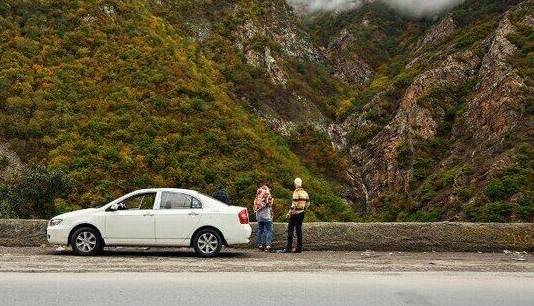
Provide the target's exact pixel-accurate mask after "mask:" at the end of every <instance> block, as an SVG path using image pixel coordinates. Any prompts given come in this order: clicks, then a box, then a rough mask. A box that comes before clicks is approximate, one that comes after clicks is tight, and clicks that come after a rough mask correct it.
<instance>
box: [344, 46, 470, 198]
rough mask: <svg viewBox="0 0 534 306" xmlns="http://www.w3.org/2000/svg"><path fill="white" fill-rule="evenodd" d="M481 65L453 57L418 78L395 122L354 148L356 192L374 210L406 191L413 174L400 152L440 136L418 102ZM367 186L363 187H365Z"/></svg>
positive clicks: (460, 56) (464, 56) (467, 54)
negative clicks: (391, 194)
mask: <svg viewBox="0 0 534 306" xmlns="http://www.w3.org/2000/svg"><path fill="white" fill-rule="evenodd" d="M479 64H480V60H479V58H478V57H477V56H476V54H474V53H473V52H471V51H466V52H462V53H459V54H455V55H452V56H450V57H449V58H448V59H447V60H446V61H445V62H444V63H443V64H442V65H441V66H440V67H438V68H435V69H432V70H429V71H426V72H424V73H423V74H421V75H420V76H419V77H417V78H416V79H415V80H414V81H413V83H412V84H411V86H410V87H409V88H408V89H407V90H406V92H405V94H404V96H403V97H402V99H401V101H400V105H399V110H398V111H397V114H396V115H395V117H394V119H393V120H392V121H391V122H390V123H389V124H388V125H387V126H386V127H385V128H384V129H383V130H382V131H381V132H379V133H378V134H377V135H376V136H375V137H374V138H373V139H372V140H371V141H370V142H369V144H368V146H367V147H366V148H360V147H359V146H354V147H352V148H351V156H352V159H353V162H354V163H353V165H354V167H353V169H352V170H351V172H352V174H353V178H354V180H355V183H356V184H355V188H359V189H361V190H362V191H363V189H365V190H366V191H365V192H363V194H365V195H366V198H368V199H369V202H368V203H367V206H368V208H372V206H373V204H374V203H375V202H376V201H377V200H378V198H379V197H380V196H381V195H382V194H383V193H384V192H385V191H388V190H406V189H408V184H409V182H410V173H409V172H406V171H404V170H401V169H399V167H398V165H397V153H398V148H399V147H400V146H401V145H403V144H407V145H410V144H411V143H412V141H413V140H414V139H429V138H431V137H433V136H434V135H435V133H436V127H437V124H436V122H435V121H434V119H433V118H432V116H431V114H430V111H429V110H428V109H426V108H424V107H422V106H420V105H419V104H418V103H417V100H418V99H419V98H421V97H423V96H424V95H425V94H427V93H428V92H429V91H430V90H431V89H433V88H439V87H441V86H455V85H459V84H461V83H463V82H464V81H465V80H467V79H469V78H470V77H472V76H473V75H474V74H475V73H476V71H477V67H478V66H479ZM362 186H363V187H362Z"/></svg>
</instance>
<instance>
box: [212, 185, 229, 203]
mask: <svg viewBox="0 0 534 306" xmlns="http://www.w3.org/2000/svg"><path fill="white" fill-rule="evenodd" d="M213 198H214V199H216V200H219V201H221V202H223V203H224V204H228V205H230V198H229V197H228V192H226V188H224V186H223V185H219V187H217V191H215V193H214V194H213Z"/></svg>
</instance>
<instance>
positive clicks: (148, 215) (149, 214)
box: [143, 213, 154, 217]
mask: <svg viewBox="0 0 534 306" xmlns="http://www.w3.org/2000/svg"><path fill="white" fill-rule="evenodd" d="M153 215H154V214H152V213H146V214H144V215H143V216H145V217H152V216H153Z"/></svg>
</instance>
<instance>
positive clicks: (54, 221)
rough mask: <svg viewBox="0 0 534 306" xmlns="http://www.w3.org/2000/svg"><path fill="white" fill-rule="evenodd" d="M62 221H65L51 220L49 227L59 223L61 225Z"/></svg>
mask: <svg viewBox="0 0 534 306" xmlns="http://www.w3.org/2000/svg"><path fill="white" fill-rule="evenodd" d="M62 221H63V219H52V220H50V222H48V226H56V225H58V224H59V223H61V222H62Z"/></svg>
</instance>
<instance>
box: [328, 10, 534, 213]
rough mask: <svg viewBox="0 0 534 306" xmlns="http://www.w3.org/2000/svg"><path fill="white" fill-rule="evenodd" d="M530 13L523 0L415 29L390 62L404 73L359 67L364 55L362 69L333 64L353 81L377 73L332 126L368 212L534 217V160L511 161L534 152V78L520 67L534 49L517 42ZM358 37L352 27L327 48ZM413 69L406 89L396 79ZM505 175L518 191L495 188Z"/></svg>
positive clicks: (350, 42)
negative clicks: (476, 16)
mask: <svg viewBox="0 0 534 306" xmlns="http://www.w3.org/2000/svg"><path fill="white" fill-rule="evenodd" d="M467 5H471V3H468V4H466V6H467ZM461 9H463V8H460V10H461ZM531 12H532V1H523V2H521V3H519V4H517V5H512V4H510V5H509V6H508V7H505V8H503V10H501V11H498V12H494V13H493V15H491V17H486V19H481V20H477V21H476V23H477V24H476V25H473V24H467V25H466V24H465V21H464V20H462V18H461V17H459V16H461V13H456V12H455V11H453V12H451V13H450V14H448V15H446V16H444V17H442V18H441V20H439V21H437V22H435V25H433V26H431V27H429V28H428V29H427V30H423V31H421V30H419V31H414V30H413V29H412V32H413V33H415V34H413V35H412V37H404V38H402V39H401V40H398V41H397V43H399V46H398V48H399V52H398V53H397V55H396V56H395V58H393V61H394V62H395V61H396V60H397V59H398V58H402V62H404V63H407V64H406V66H405V68H404V69H401V71H400V73H399V72H397V73H398V74H397V75H395V73H393V74H391V73H389V75H386V74H384V73H383V72H380V71H377V72H369V73H366V72H363V73H362V71H369V66H368V65H366V64H365V63H361V62H360V60H359V58H358V56H359V54H358V55H357V57H355V58H354V59H353V60H352V64H353V65H356V66H358V67H359V69H353V68H350V65H341V67H338V66H336V65H334V67H335V70H336V72H337V74H339V75H342V76H346V69H350V71H356V72H357V73H356V74H355V75H357V77H353V78H352V79H351V78H345V80H347V81H349V82H351V83H353V84H355V85H360V86H361V85H362V84H365V83H366V82H368V81H367V78H373V79H374V81H372V83H371V84H370V85H369V87H368V89H367V91H365V90H364V93H366V94H367V97H368V98H366V99H367V100H364V106H363V107H361V109H360V110H359V111H355V112H353V113H351V114H349V115H348V117H347V118H346V119H344V120H343V121H341V122H338V123H333V124H331V125H330V126H329V129H328V131H329V135H330V137H331V139H332V143H333V146H334V147H335V148H336V149H337V150H339V151H344V150H346V151H348V152H349V155H350V157H351V161H352V165H351V167H350V169H349V170H348V175H349V177H350V178H351V182H352V185H353V188H354V190H355V191H356V198H358V199H359V201H360V203H362V205H363V208H364V210H365V211H368V212H370V213H371V214H378V215H381V216H382V217H386V218H391V220H403V219H406V218H408V219H410V218H412V217H411V216H414V215H416V216H417V217H421V216H424V217H428V218H429V219H449V220H450V219H453V220H454V219H460V220H461V219H469V218H476V217H480V218H488V219H499V218H502V219H503V220H504V219H509V218H512V219H514V218H517V219H521V218H524V217H526V218H527V219H528V218H532V212H526V211H531V208H526V207H532V202H531V201H532V200H531V196H532V195H531V193H530V192H531V188H532V186H533V185H532V183H533V181H532V169H531V168H529V167H531V166H528V165H526V167H527V169H526V170H525V172H524V173H523V172H521V171H519V170H517V169H515V168H514V167H517V166H519V164H521V162H518V159H522V158H526V159H529V158H532V155H531V152H532V151H531V150H532V146H531V145H532V129H531V127H530V126H529V123H528V122H529V121H530V120H531V118H532V114H531V113H528V111H526V109H528V108H529V103H531V102H529V101H531V99H532V87H531V86H529V85H528V83H529V81H528V80H525V78H526V79H530V80H531V79H532V75H531V73H530V74H529V73H523V75H521V74H520V73H519V72H518V69H517V66H514V64H513V62H514V61H516V62H517V59H518V58H522V57H529V56H530V57H531V56H532V53H528V52H531V51H528V50H531V49H528V50H526V51H525V47H524V45H523V47H522V48H523V49H522V50H523V51H522V52H523V53H522V52H521V51H518V48H519V47H518V46H517V45H515V44H514V43H512V42H511V40H510V37H515V39H516V40H517V41H521V40H520V39H519V38H518V36H522V35H523V37H524V35H528V34H526V33H532V21H531V15H530V14H531ZM511 16H514V17H513V18H514V20H515V21H511V18H512V17H511ZM490 18H495V20H496V21H491V20H490ZM457 24H463V25H462V26H460V27H459V26H457ZM414 26H416V25H415V24H412V25H411V27H414ZM517 27H521V28H522V30H521V31H518V29H517ZM423 29H424V27H423ZM482 29H484V30H482ZM519 32H521V33H519ZM405 35H406V34H405ZM408 35H409V34H408ZM472 36H476V37H478V38H477V39H473V37H472ZM417 37H419V38H417ZM466 38H469V39H468V40H467V41H466ZM361 43H363V42H362V41H358V40H355V39H354V38H353V35H352V34H350V33H349V32H348V31H347V30H346V28H345V29H343V30H341V32H340V33H339V34H338V35H337V36H334V37H333V38H332V42H331V43H330V44H329V45H328V47H329V49H331V48H332V49H336V50H347V49H350V48H353V49H354V47H353V45H354V44H361ZM412 50H413V51H412ZM333 53H335V52H333ZM390 65H391V63H390ZM393 65H398V64H393ZM373 74H375V75H376V76H374V77H373ZM363 76H365V77H363ZM406 76H411V78H404V79H401V80H402V81H403V82H404V83H405V84H407V86H406V85H405V86H406V87H404V88H405V89H404V88H403V86H402V85H401V86H399V82H398V81H397V82H395V81H396V80H399V78H400V77H406ZM407 82H409V83H407ZM530 83H531V81H530ZM373 87H374V88H373ZM399 87H401V89H400V90H399ZM392 96H393V97H392ZM381 104H389V106H388V107H387V109H386V110H384V109H382V113H381V115H379V117H376V116H374V115H373V112H372V111H373V110H376V105H381ZM388 117H389V118H388ZM529 118H530V119H529ZM384 119H385V120H384ZM362 131H363V132H362ZM362 133H364V134H363V137H362ZM365 133H367V134H365ZM512 134H515V135H521V136H518V137H513V136H511V135H512ZM354 135H357V137H355V136H354ZM519 151H521V152H522V153H519ZM522 167H525V164H524V163H523V164H522ZM519 172H521V173H522V174H520V173H519ZM507 173H508V174H507ZM510 173H511V174H510ZM503 177H504V178H503ZM501 179H504V180H509V182H508V183H509V184H510V185H513V186H512V187H510V188H511V189H512V190H511V191H508V192H507V191H504V190H498V191H497V193H499V192H501V194H500V195H495V194H494V193H493V191H494V190H493V188H497V189H499V186H500V187H502V186H501V185H499V184H501V183H502V182H501ZM517 180H524V181H522V182H519V181H517ZM504 184H505V185H506V184H507V183H504ZM496 185H498V186H497V187H496ZM503 189H506V187H503ZM499 210H501V211H499ZM496 215H497V217H496ZM474 216H475V217H474Z"/></svg>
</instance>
